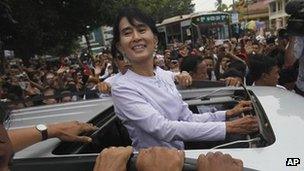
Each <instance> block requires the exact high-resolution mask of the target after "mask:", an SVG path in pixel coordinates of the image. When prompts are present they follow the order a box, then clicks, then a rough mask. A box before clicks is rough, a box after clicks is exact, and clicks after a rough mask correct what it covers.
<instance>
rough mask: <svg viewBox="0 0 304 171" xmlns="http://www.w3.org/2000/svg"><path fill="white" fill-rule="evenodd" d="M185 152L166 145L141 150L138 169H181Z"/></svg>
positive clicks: (142, 170) (164, 170) (178, 170)
mask: <svg viewBox="0 0 304 171" xmlns="http://www.w3.org/2000/svg"><path fill="white" fill-rule="evenodd" d="M184 158H185V152H184V151H181V150H176V149H169V148H164V147H152V148H148V149H142V150H140V151H139V154H138V157H137V161H136V168H137V170H138V171H154V170H157V171H168V170H172V171H173V170H174V171H181V170H182V169H183V165H184Z"/></svg>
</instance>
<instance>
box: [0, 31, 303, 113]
mask: <svg viewBox="0 0 304 171" xmlns="http://www.w3.org/2000/svg"><path fill="white" fill-rule="evenodd" d="M258 33H259V32H247V34H246V35H244V36H243V37H240V38H238V39H237V38H231V39H230V40H224V41H222V40H215V39H213V38H207V37H203V38H202V39H199V40H198V41H197V42H196V43H195V44H194V45H193V44H186V43H179V42H178V41H177V40H174V41H173V43H172V44H170V45H169V46H168V47H167V48H166V49H165V50H163V51H160V50H158V51H157V52H156V53H155V54H154V56H155V57H154V65H157V66H159V67H160V68H162V69H164V70H168V71H171V72H173V73H174V75H177V76H178V75H179V74H181V73H182V72H183V71H186V72H187V73H189V74H190V76H191V78H192V80H193V81H202V80H210V81H218V80H225V79H226V82H229V81H231V80H232V81H234V82H235V81H237V82H238V83H243V84H244V85H256V86H278V87H280V88H283V89H287V90H290V91H293V89H294V88H295V82H296V80H297V74H298V62H297V61H294V62H293V64H292V65H290V64H286V62H285V58H286V55H285V54H286V51H287V45H288V44H289V42H291V40H292V39H291V36H289V35H288V34H287V33H286V30H284V29H281V30H279V31H278V33H277V34H276V36H274V35H265V34H262V35H261V34H258ZM118 55H120V56H123V55H121V54H118ZM114 59H116V60H115V61H114V60H113V57H112V54H111V52H110V50H104V51H103V52H102V53H99V54H97V55H95V56H91V55H90V53H88V52H82V53H78V54H75V55H71V56H68V57H61V58H59V59H58V61H47V60H45V59H31V60H29V64H28V65H24V64H23V62H22V60H19V59H13V60H11V61H8V62H7V63H6V64H4V65H3V66H4V69H3V72H2V73H1V75H0V97H1V99H2V100H7V101H8V102H14V103H11V107H12V109H17V108H23V107H29V106H35V105H41V104H54V103H62V102H70V101H77V100H84V99H92V98H103V97H106V96H108V93H109V92H110V84H111V81H112V78H113V76H114V75H116V74H118V73H120V74H121V73H124V72H126V70H127V69H128V65H129V64H128V61H127V60H126V59H125V58H123V57H122V58H114ZM231 78H233V79H231ZM227 80H228V81H227ZM228 84H229V83H228Z"/></svg>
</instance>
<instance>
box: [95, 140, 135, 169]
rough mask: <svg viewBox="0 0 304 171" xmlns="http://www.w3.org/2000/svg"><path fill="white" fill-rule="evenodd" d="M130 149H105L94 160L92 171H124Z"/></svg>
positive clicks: (130, 152)
mask: <svg viewBox="0 0 304 171" xmlns="http://www.w3.org/2000/svg"><path fill="white" fill-rule="evenodd" d="M131 154H132V147H130V146H128V147H110V148H105V149H104V150H102V152H101V153H100V154H99V155H98V157H97V158H96V162H95V166H94V170H93V171H126V170H127V162H128V160H129V158H130V156H131Z"/></svg>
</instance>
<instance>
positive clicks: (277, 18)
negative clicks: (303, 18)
mask: <svg viewBox="0 0 304 171" xmlns="http://www.w3.org/2000/svg"><path fill="white" fill-rule="evenodd" d="M288 1H289V0H272V1H271V2H270V3H269V5H268V6H269V27H270V28H272V29H274V30H278V29H280V28H284V27H286V25H287V20H288V17H289V15H288V14H286V12H285V5H286V4H287V2H288Z"/></svg>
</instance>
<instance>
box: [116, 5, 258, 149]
mask: <svg viewBox="0 0 304 171" xmlns="http://www.w3.org/2000/svg"><path fill="white" fill-rule="evenodd" d="M157 43H158V39H157V29H156V26H155V22H154V21H153V19H152V18H151V17H149V16H148V15H146V14H144V13H143V12H141V11H140V10H139V9H137V8H133V7H128V8H124V9H122V10H121V11H120V12H119V13H118V17H117V19H116V21H115V23H114V37H113V45H112V47H113V48H114V49H113V52H117V50H118V51H119V52H120V53H121V54H123V56H124V57H125V58H127V60H128V61H129V62H130V64H131V67H130V69H129V70H128V71H127V72H126V73H125V74H124V75H121V76H119V77H118V78H116V79H115V80H114V82H113V84H112V97H113V102H114V106H115V111H116V114H117V115H118V117H119V118H120V119H121V120H122V123H123V124H124V125H125V126H126V128H127V129H128V132H129V134H130V138H131V139H132V145H133V147H134V148H135V149H136V150H139V149H141V148H147V147H151V146H165V147H171V148H177V149H184V144H183V141H203V140H208V141H214V140H224V139H225V136H226V133H250V132H254V131H257V128H258V124H257V121H256V119H255V118H253V117H250V116H247V117H244V118H241V119H237V120H234V121H231V122H225V121H226V118H230V117H233V116H238V115H239V114H240V113H242V112H243V111H248V110H250V109H251V107H250V103H248V102H247V103H240V104H239V105H237V106H236V107H235V108H233V109H231V110H228V111H227V112H226V111H218V112H215V113H204V114H203V115H195V114H193V113H192V112H191V111H190V110H189V108H188V105H187V104H186V103H185V102H184V101H183V100H182V97H181V95H180V93H179V92H178V91H177V89H176V86H175V84H174V74H173V73H172V72H170V71H164V70H162V69H161V68H159V67H154V65H153V54H154V51H155V50H156V47H157ZM113 56H114V57H116V56H117V55H116V54H113Z"/></svg>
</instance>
